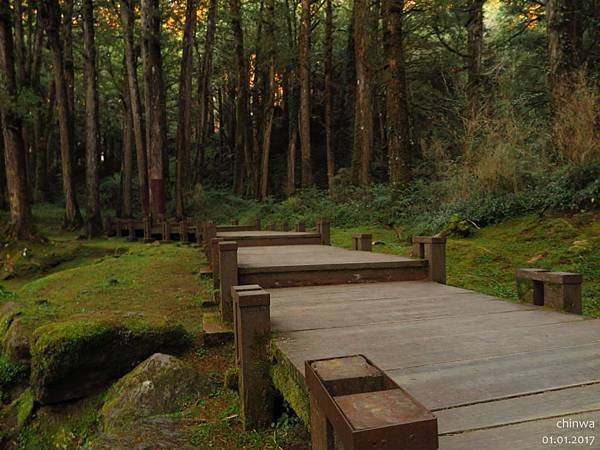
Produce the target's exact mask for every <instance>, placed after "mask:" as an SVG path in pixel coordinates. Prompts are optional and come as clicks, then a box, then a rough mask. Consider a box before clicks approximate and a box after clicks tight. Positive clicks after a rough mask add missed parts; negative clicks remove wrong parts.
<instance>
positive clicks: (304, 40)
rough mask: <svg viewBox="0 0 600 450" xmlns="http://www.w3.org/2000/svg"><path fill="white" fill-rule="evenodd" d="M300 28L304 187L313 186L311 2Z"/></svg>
mask: <svg viewBox="0 0 600 450" xmlns="http://www.w3.org/2000/svg"><path fill="white" fill-rule="evenodd" d="M301 4H302V16H301V26H300V45H299V46H300V55H299V58H300V60H299V66H300V155H301V159H302V187H303V188H308V187H311V186H312V184H313V180H312V159H311V142H310V114H311V112H310V67H311V64H310V37H311V36H310V35H311V11H310V0H302V1H301Z"/></svg>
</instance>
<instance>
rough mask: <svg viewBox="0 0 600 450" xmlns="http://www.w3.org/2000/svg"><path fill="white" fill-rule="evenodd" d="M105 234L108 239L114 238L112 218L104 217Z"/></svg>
mask: <svg viewBox="0 0 600 450" xmlns="http://www.w3.org/2000/svg"><path fill="white" fill-rule="evenodd" d="M104 232H105V233H106V236H108V237H110V236H114V225H113V220H112V217H111V216H105V217H104Z"/></svg>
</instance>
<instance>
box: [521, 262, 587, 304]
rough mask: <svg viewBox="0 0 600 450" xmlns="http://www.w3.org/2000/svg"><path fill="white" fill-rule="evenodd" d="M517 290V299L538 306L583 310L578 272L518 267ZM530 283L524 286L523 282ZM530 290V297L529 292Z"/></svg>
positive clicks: (580, 281)
mask: <svg viewBox="0 0 600 450" xmlns="http://www.w3.org/2000/svg"><path fill="white" fill-rule="evenodd" d="M516 277H517V290H518V292H519V299H520V300H521V301H526V302H530V303H533V304H534V305H538V306H548V307H550V308H554V309H559V310H563V311H566V312H569V313H573V314H581V313H582V312H583V308H582V301H581V284H582V282H583V277H582V275H581V274H579V273H571V272H551V271H549V270H546V269H518V270H517V274H516ZM524 282H525V283H529V282H530V284H529V285H528V286H526V287H525V288H524V286H525V283H524ZM530 291H531V297H529V292H530Z"/></svg>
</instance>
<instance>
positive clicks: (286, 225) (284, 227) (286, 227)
mask: <svg viewBox="0 0 600 450" xmlns="http://www.w3.org/2000/svg"><path fill="white" fill-rule="evenodd" d="M281 231H290V223H289V222H288V221H287V220H286V221H285V222H283V223H282V224H281Z"/></svg>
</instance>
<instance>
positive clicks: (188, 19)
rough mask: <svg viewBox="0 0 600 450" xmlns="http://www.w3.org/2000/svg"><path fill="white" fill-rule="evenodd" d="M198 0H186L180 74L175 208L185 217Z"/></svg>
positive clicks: (189, 162)
mask: <svg viewBox="0 0 600 450" xmlns="http://www.w3.org/2000/svg"><path fill="white" fill-rule="evenodd" d="M197 9H198V5H197V1H196V0H187V4H186V13H185V31H184V33H183V55H182V57H181V73H180V76H179V117H178V121H177V176H176V180H175V183H176V193H175V204H176V206H175V209H176V214H177V217H180V218H181V217H183V214H184V204H183V194H184V191H186V190H188V189H189V188H190V166H191V164H192V161H191V152H192V149H191V146H192V71H193V60H192V57H193V49H194V37H195V35H196V10H197Z"/></svg>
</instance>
